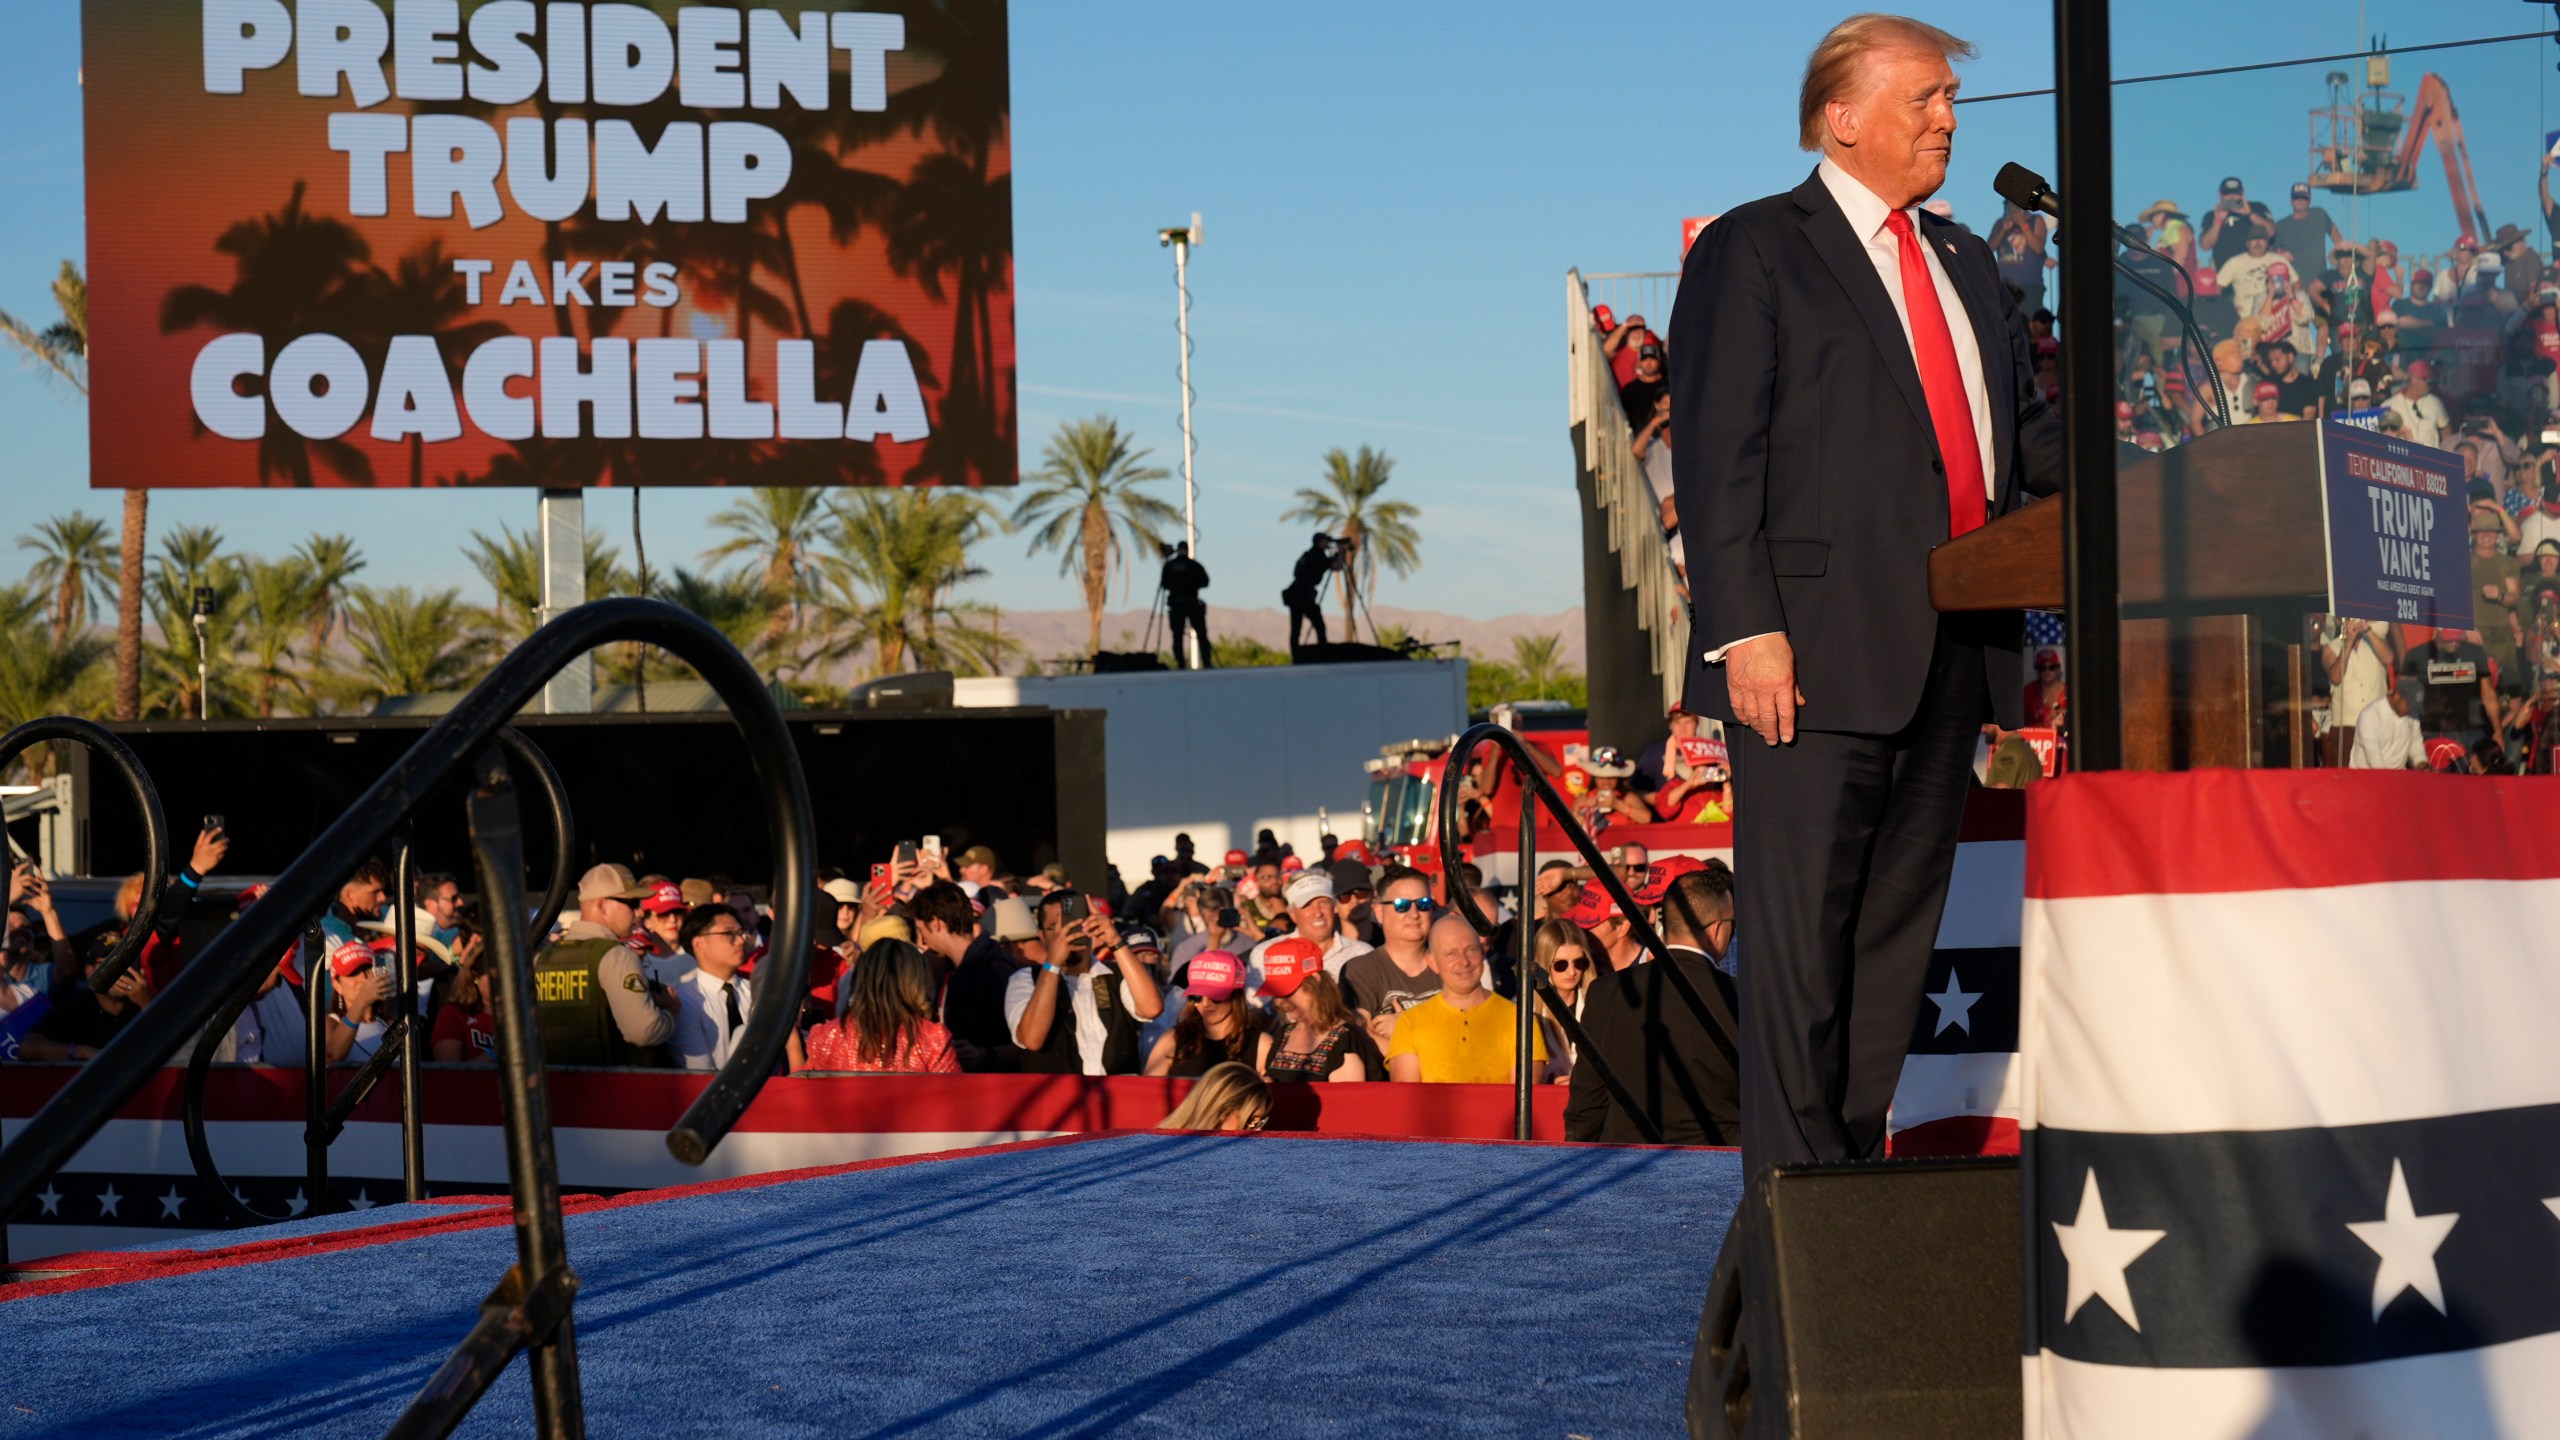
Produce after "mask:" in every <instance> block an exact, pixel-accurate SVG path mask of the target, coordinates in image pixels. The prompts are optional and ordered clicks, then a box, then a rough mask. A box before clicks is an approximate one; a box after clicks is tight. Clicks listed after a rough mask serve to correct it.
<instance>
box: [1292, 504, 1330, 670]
mask: <svg viewBox="0 0 2560 1440" xmlns="http://www.w3.org/2000/svg"><path fill="white" fill-rule="evenodd" d="M1340 563H1341V562H1340V560H1339V559H1338V558H1337V555H1336V552H1335V549H1334V539H1333V537H1332V536H1330V535H1327V534H1326V533H1324V532H1323V531H1321V530H1319V531H1317V532H1316V538H1315V543H1313V544H1311V545H1309V546H1308V547H1307V553H1305V554H1304V555H1301V556H1299V557H1298V563H1297V565H1296V566H1295V567H1294V568H1293V569H1292V570H1291V572H1290V575H1289V588H1288V589H1286V590H1283V591H1281V592H1280V603H1281V604H1283V605H1286V606H1288V607H1289V653H1290V654H1292V655H1295V654H1297V653H1298V651H1299V650H1300V649H1301V648H1303V646H1304V645H1306V644H1308V643H1313V644H1317V645H1322V644H1324V643H1325V633H1324V612H1323V611H1322V610H1319V609H1317V608H1316V597H1317V592H1319V591H1320V590H1321V589H1323V587H1324V577H1325V576H1326V574H1327V573H1328V572H1330V571H1332V570H1334V569H1336V568H1338V567H1339V565H1340ZM1309 626H1311V627H1313V628H1314V630H1315V632H1316V638H1315V639H1314V640H1313V641H1312V642H1307V641H1302V640H1300V639H1299V633H1300V630H1301V628H1302V627H1309Z"/></svg>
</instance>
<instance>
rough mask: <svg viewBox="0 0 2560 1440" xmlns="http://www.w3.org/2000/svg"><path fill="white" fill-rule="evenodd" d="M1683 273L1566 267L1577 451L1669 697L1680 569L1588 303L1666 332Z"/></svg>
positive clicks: (1680, 614) (1678, 628)
mask: <svg viewBox="0 0 2560 1440" xmlns="http://www.w3.org/2000/svg"><path fill="white" fill-rule="evenodd" d="M1679 280H1680V277H1679V276H1678V275H1677V274H1673V273H1670V272H1667V271H1666V272H1658V273H1643V274H1636V273H1628V274H1594V275H1588V276H1586V275H1584V274H1583V273H1582V272H1581V271H1579V270H1569V271H1567V272H1565V278H1564V288H1565V344H1566V353H1567V356H1568V365H1567V371H1566V382H1565V390H1566V394H1567V395H1568V397H1569V405H1570V414H1569V423H1570V424H1571V426H1572V433H1573V437H1574V443H1575V445H1576V446H1577V447H1578V449H1579V454H1577V456H1576V457H1575V458H1576V460H1577V461H1578V462H1579V464H1580V468H1581V469H1582V470H1584V471H1585V472H1586V473H1587V474H1588V475H1589V476H1590V477H1591V483H1592V495H1593V499H1594V501H1595V503H1596V504H1597V506H1598V509H1599V512H1600V514H1601V516H1602V517H1604V518H1605V520H1606V523H1607V531H1608V544H1609V550H1610V551H1611V553H1613V554H1614V555H1616V557H1617V561H1618V574H1619V580H1620V583H1621V584H1622V585H1623V586H1624V588H1625V589H1627V590H1628V591H1631V592H1633V595H1634V600H1635V615H1636V623H1637V625H1638V626H1639V627H1640V628H1641V629H1642V630H1643V631H1644V633H1645V637H1646V642H1647V643H1646V648H1647V650H1648V652H1649V656H1648V658H1649V661H1650V664H1651V667H1652V670H1653V674H1654V677H1655V678H1656V679H1657V680H1658V681H1659V682H1660V683H1661V687H1662V704H1663V705H1665V706H1668V705H1669V704H1670V703H1671V702H1672V701H1674V700H1677V699H1678V698H1679V696H1680V686H1681V682H1682V679H1683V678H1684V676H1685V674H1686V671H1687V665H1686V662H1685V660H1684V659H1683V657H1684V656H1685V655H1686V654H1687V653H1688V648H1689V608H1688V605H1687V603H1686V602H1685V601H1683V600H1682V599H1681V598H1680V592H1679V591H1678V590H1677V589H1675V588H1674V585H1675V583H1676V581H1677V578H1678V577H1677V576H1676V575H1675V574H1674V573H1673V571H1672V568H1671V555H1670V552H1669V549H1668V547H1667V546H1666V545H1665V544H1664V542H1663V538H1662V527H1661V521H1660V518H1659V516H1660V511H1659V508H1658V507H1657V506H1656V504H1655V502H1654V498H1653V489H1652V487H1651V486H1649V485H1647V484H1646V483H1645V478H1644V468H1643V466H1642V464H1641V463H1640V462H1639V461H1638V460H1637V459H1636V457H1635V451H1634V449H1633V442H1634V438H1635V436H1634V432H1633V431H1632V430H1631V429H1630V428H1629V427H1628V425H1627V417H1626V412H1625V411H1624V410H1623V409H1621V408H1620V407H1619V404H1618V386H1617V381H1616V378H1615V377H1614V376H1613V375H1612V374H1611V373H1610V369H1609V357H1608V356H1607V355H1605V354H1603V353H1602V352H1601V348H1600V342H1601V339H1602V337H1601V335H1600V333H1599V331H1597V330H1595V329H1593V328H1592V323H1591V307H1592V306H1593V305H1595V304H1599V305H1607V306H1609V307H1610V308H1611V310H1612V311H1613V312H1614V313H1616V314H1618V315H1620V316H1626V315H1642V316H1643V317H1644V318H1645V323H1646V325H1647V327H1648V328H1650V329H1652V330H1653V331H1655V332H1656V333H1657V334H1660V335H1662V336H1663V337H1664V339H1665V341H1666V342H1667V341H1668V340H1669V338H1670V330H1671V326H1670V319H1671V298H1672V292H1673V289H1674V287H1675V286H1677V285H1678V283H1679ZM1657 713H1658V712H1657Z"/></svg>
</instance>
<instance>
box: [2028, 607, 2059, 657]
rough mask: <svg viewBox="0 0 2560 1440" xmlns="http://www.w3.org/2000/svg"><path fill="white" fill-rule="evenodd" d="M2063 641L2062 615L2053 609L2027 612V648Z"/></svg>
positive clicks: (2056, 643)
mask: <svg viewBox="0 0 2560 1440" xmlns="http://www.w3.org/2000/svg"><path fill="white" fill-rule="evenodd" d="M2061 643H2062V616H2061V615H2060V613H2058V612H2056V611H2052V610H2030V611H2028V612H2027V648H2028V649H2030V650H2032V649H2034V648H2036V647H2037V646H2039V645H2059V644H2061Z"/></svg>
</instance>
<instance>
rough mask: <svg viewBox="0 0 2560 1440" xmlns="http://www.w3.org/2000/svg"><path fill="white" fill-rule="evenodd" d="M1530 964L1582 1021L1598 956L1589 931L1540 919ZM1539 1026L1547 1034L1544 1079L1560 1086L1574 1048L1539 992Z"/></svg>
mask: <svg viewBox="0 0 2560 1440" xmlns="http://www.w3.org/2000/svg"><path fill="white" fill-rule="evenodd" d="M1530 944H1531V947H1532V949H1531V952H1530V953H1531V957H1532V961H1531V963H1532V964H1534V965H1535V966H1536V968H1537V973H1538V974H1540V975H1541V976H1544V977H1545V978H1546V982H1547V984H1549V985H1551V986H1553V987H1555V992H1556V1000H1557V1001H1559V1002H1561V1005H1562V1008H1564V1009H1565V1010H1567V1011H1569V1012H1571V1013H1572V1015H1573V1018H1574V1019H1575V1020H1576V1021H1579V1020H1581V1019H1582V1007H1583V1002H1584V1001H1585V1000H1587V999H1589V998H1590V994H1591V978H1592V966H1593V964H1594V963H1595V962H1594V959H1593V957H1595V956H1597V955H1598V954H1599V953H1600V945H1599V942H1597V941H1595V940H1593V939H1592V938H1591V934H1590V932H1589V931H1586V930H1584V929H1583V928H1582V927H1581V926H1579V925H1576V924H1574V923H1573V922H1572V921H1570V920H1541V921H1539V922H1538V928H1537V930H1536V932H1535V933H1534V936H1533V938H1532V939H1531V941H1530ZM1538 1024H1539V1026H1540V1027H1541V1028H1543V1029H1544V1030H1545V1031H1546V1032H1547V1054H1548V1055H1549V1056H1550V1057H1552V1058H1550V1059H1549V1060H1548V1061H1547V1078H1548V1079H1549V1080H1551V1081H1553V1082H1554V1083H1556V1084H1563V1083H1564V1082H1565V1081H1567V1080H1569V1079H1571V1078H1572V1077H1573V1062H1574V1053H1573V1046H1572V1045H1571V1044H1569V1043H1567V1041H1566V1039H1565V1033H1564V1026H1563V1024H1562V1023H1561V1022H1559V1021H1558V1020H1557V1019H1556V1017H1555V1011H1554V1010H1553V1009H1551V1008H1550V1007H1549V1005H1548V1002H1547V995H1546V992H1545V991H1544V990H1541V991H1539V992H1538Z"/></svg>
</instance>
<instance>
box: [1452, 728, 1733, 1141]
mask: <svg viewBox="0 0 2560 1440" xmlns="http://www.w3.org/2000/svg"><path fill="white" fill-rule="evenodd" d="M1479 745H1492V746H1493V747H1494V748H1496V749H1498V750H1501V751H1503V752H1504V754H1505V755H1506V757H1507V758H1508V759H1509V760H1510V762H1511V768H1512V770H1513V772H1514V773H1516V774H1517V775H1518V776H1519V777H1520V881H1519V895H1520V906H1519V910H1520V951H1521V953H1520V956H1519V961H1520V975H1521V981H1520V1035H1519V1041H1518V1044H1519V1050H1518V1055H1519V1062H1518V1064H1517V1065H1516V1066H1515V1076H1514V1084H1515V1087H1516V1088H1517V1090H1518V1094H1517V1096H1516V1097H1515V1104H1516V1112H1517V1113H1516V1114H1515V1116H1514V1119H1513V1125H1514V1128H1515V1131H1516V1133H1517V1135H1518V1137H1519V1138H1520V1139H1522V1140H1526V1139H1528V1138H1529V1129H1530V1096H1531V1095H1532V1094H1534V1093H1535V1091H1534V1089H1533V1088H1532V1087H1533V1086H1534V1085H1535V1084H1536V1080H1535V1078H1534V1077H1533V1075H1532V1073H1531V1066H1530V1057H1531V1056H1532V1055H1533V1054H1535V1053H1536V1052H1535V1048H1534V1046H1533V1045H1532V1044H1531V1041H1530V1032H1531V1027H1532V1026H1533V1025H1534V1024H1535V1023H1536V1022H1535V1019H1534V1017H1533V1016H1532V1015H1531V1011H1532V1010H1533V1009H1534V1008H1535V1007H1533V1006H1532V1005H1531V1004H1530V1003H1529V1002H1530V999H1531V997H1532V996H1535V997H1536V998H1538V999H1541V1000H1544V1001H1546V1002H1547V1010H1548V1013H1549V1014H1552V1015H1554V1016H1555V1017H1556V1021H1557V1024H1558V1025H1559V1026H1560V1027H1561V1028H1563V1029H1564V1031H1565V1033H1566V1035H1567V1037H1568V1038H1570V1039H1571V1040H1572V1042H1573V1044H1574V1046H1575V1055H1574V1064H1575V1065H1577V1066H1581V1065H1590V1066H1591V1067H1592V1068H1593V1070H1594V1072H1595V1073H1597V1074H1598V1075H1599V1077H1600V1080H1601V1083H1602V1084H1605V1085H1607V1086H1608V1087H1609V1093H1610V1095H1611V1097H1612V1098H1614V1099H1615V1100H1616V1101H1617V1103H1618V1104H1619V1106H1620V1107H1622V1108H1623V1109H1624V1110H1625V1111H1626V1114H1627V1118H1628V1119H1629V1120H1630V1121H1632V1122H1633V1123H1634V1125H1635V1127H1636V1130H1637V1133H1639V1134H1641V1135H1643V1136H1644V1137H1645V1139H1646V1140H1647V1141H1649V1142H1651V1143H1653V1144H1657V1145H1658V1144H1661V1143H1662V1131H1661V1128H1660V1127H1659V1126H1657V1125H1655V1124H1654V1123H1653V1118H1652V1117H1651V1116H1650V1115H1648V1114H1647V1113H1646V1112H1645V1109H1644V1107H1643V1106H1642V1105H1640V1104H1638V1103H1637V1102H1636V1098H1635V1094H1634V1092H1633V1091H1631V1090H1629V1089H1628V1088H1627V1086H1626V1084H1625V1082H1624V1081H1623V1080H1622V1079H1621V1078H1620V1077H1619V1076H1618V1074H1617V1073H1616V1072H1615V1071H1614V1070H1612V1069H1611V1068H1610V1067H1609V1063H1608V1061H1607V1060H1606V1059H1604V1058H1602V1057H1601V1056H1600V1055H1599V1053H1598V1052H1597V1051H1595V1050H1593V1049H1592V1048H1591V1047H1590V1045H1589V1044H1587V1043H1585V1040H1584V1037H1583V1034H1582V1027H1581V1026H1580V1025H1579V1024H1578V1023H1577V1022H1576V1021H1575V1020H1574V1018H1573V1014H1572V1012H1571V1011H1569V1010H1567V1009H1566V1008H1565V1006H1564V1003H1563V1001H1562V1000H1561V999H1560V998H1559V997H1558V996H1557V995H1556V993H1555V987H1554V986H1552V985H1549V984H1548V983H1547V979H1546V977H1545V976H1543V975H1540V974H1538V973H1537V967H1536V966H1535V965H1534V964H1532V963H1531V961H1532V952H1533V951H1534V949H1535V946H1534V945H1533V944H1532V943H1531V940H1530V935H1531V933H1532V932H1533V931H1534V929H1535V928H1536V925H1537V919H1536V917H1535V915H1533V914H1532V913H1531V909H1530V907H1531V905H1532V904H1533V903H1534V900H1535V897H1536V894H1537V886H1536V883H1535V876H1536V874H1537V864H1538V807H1539V806H1544V807H1545V808H1546V811H1547V813H1548V814H1549V815H1551V816H1553V817H1554V819H1555V823H1556V826H1557V828H1558V829H1560V830H1562V831H1563V832H1564V835H1565V838H1566V839H1568V840H1570V841H1572V842H1573V848H1574V849H1575V850H1576V851H1579V852H1580V853H1581V855H1582V858H1583V862H1584V863H1585V864H1587V865H1589V866H1590V867H1591V875H1592V878H1593V879H1594V880H1597V881H1598V882H1599V883H1600V886H1601V888H1602V889H1604V890H1607V891H1608V892H1609V898H1611V899H1612V900H1615V901H1616V902H1617V904H1618V913H1619V914H1620V915H1623V916H1625V917H1626V920H1627V928H1628V930H1629V931H1630V932H1631V933H1633V935H1634V936H1635V939H1636V943H1637V944H1640V945H1642V946H1643V947H1644V948H1645V951H1646V953H1648V954H1649V955H1651V956H1652V957H1653V959H1654V961H1655V963H1657V964H1659V965H1661V966H1662V969H1663V973H1664V974H1665V975H1666V976H1667V977H1669V979H1670V981H1671V985H1672V988H1673V989H1675V990H1677V991H1679V992H1680V995H1681V998H1682V999H1684V1000H1686V1001H1687V1002H1688V1003H1689V1007H1690V1008H1691V1009H1692V1010H1694V1011H1696V1012H1697V1015H1698V1021H1699V1023H1700V1024H1702V1025H1704V1026H1706V1027H1707V1031H1708V1033H1709V1034H1711V1035H1712V1034H1719V1033H1721V1031H1722V1029H1723V1027H1722V1026H1721V1025H1719V1024H1718V1023H1717V1021H1716V1019H1715V1011H1714V1009H1713V1007H1711V1006H1709V1005H1708V1004H1707V998H1706V997H1705V996H1704V995H1701V994H1700V993H1698V987H1697V986H1696V985H1695V984H1694V983H1692V982H1691V981H1690V979H1689V977H1688V976H1687V975H1686V974H1684V973H1682V971H1681V969H1680V967H1679V966H1678V965H1676V964H1673V963H1671V947H1670V946H1668V945H1666V944H1664V943H1663V940H1662V937H1661V936H1660V935H1658V934H1656V933H1655V932H1654V928H1653V922H1652V921H1650V920H1647V919H1646V918H1645V914H1644V909H1643V907H1641V906H1639V905H1637V904H1636V901H1635V897H1634V896H1633V895H1631V894H1629V893H1628V892H1627V887H1626V882H1625V881H1623V880H1621V879H1620V878H1619V877H1618V873H1617V871H1616V870H1614V869H1612V868H1611V867H1610V865H1609V861H1608V858H1607V857H1606V856H1604V855H1602V854H1601V853H1600V847H1599V846H1598V845H1596V844H1594V843H1593V842H1592V839H1591V835H1590V833H1589V832H1588V831H1585V830H1584V829H1583V828H1582V822H1580V821H1578V820H1576V819H1574V818H1573V807H1572V806H1571V805H1569V804H1567V803H1566V802H1565V799H1564V797H1563V796H1561V795H1558V794H1557V793H1556V791H1555V787H1554V786H1552V785H1549V784H1548V783H1547V777H1546V776H1545V775H1543V774H1540V773H1539V771H1538V766H1537V762H1536V760H1535V758H1534V757H1533V756H1532V755H1531V754H1530V752H1529V746H1528V744H1527V742H1525V741H1523V740H1522V739H1521V738H1520V737H1519V736H1517V735H1515V734H1513V733H1511V731H1510V730H1509V729H1508V728H1506V727H1504V726H1501V725H1496V724H1493V723H1492V722H1490V721H1488V722H1486V723H1484V724H1481V725H1476V726H1472V727H1470V728H1469V729H1468V730H1467V732H1466V733H1465V734H1463V735H1460V736H1459V737H1458V740H1457V743H1456V744H1454V745H1452V746H1450V747H1449V756H1448V762H1447V764H1446V766H1445V767H1444V773H1446V774H1449V775H1459V774H1463V773H1465V770H1466V765H1467V760H1468V758H1469V757H1470V756H1471V755H1473V754H1474V752H1475V749H1476V747H1477V746H1479ZM1439 800H1440V865H1441V870H1442V873H1443V874H1444V875H1445V876H1446V877H1447V881H1448V887H1449V906H1450V908H1451V909H1453V910H1456V911H1457V912H1458V914H1459V916H1460V918H1462V919H1464V920H1465V921H1466V922H1467V924H1468V925H1470V926H1472V927H1474V929H1475V932H1476V933H1477V934H1479V935H1484V936H1491V935H1492V934H1493V932H1494V929H1495V928H1496V927H1495V925H1494V922H1493V919H1492V917H1491V916H1489V915H1487V914H1485V913H1484V912H1483V911H1482V910H1481V909H1479V908H1478V907H1477V905H1476V902H1475V896H1474V895H1473V894H1472V893H1470V891H1469V890H1468V888H1467V883H1466V872H1465V869H1464V865H1463V857H1462V856H1461V855H1460V854H1459V853H1458V847H1459V845H1460V844H1461V843H1462V841H1463V839H1464V837H1463V836H1462V835H1461V834H1460V831H1459V827H1460V823H1461V821H1460V810H1459V800H1458V787H1457V786H1456V785H1454V784H1443V785H1442V786H1441V787H1440V796H1439ZM1533 800H1534V801H1535V802H1536V804H1534V805H1533V804H1532V803H1531V802H1532V801H1533ZM1602 963H1603V962H1602V961H1601V959H1600V957H1599V956H1596V955H1595V956H1593V957H1592V964H1593V969H1592V981H1593V982H1594V983H1596V982H1597V981H1598V980H1599V978H1600V971H1599V966H1600V965H1601V964H1602ZM1724 1041H1725V1044H1726V1048H1727V1049H1731V1048H1732V1042H1733V1037H1732V1036H1730V1035H1727V1036H1724Z"/></svg>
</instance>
